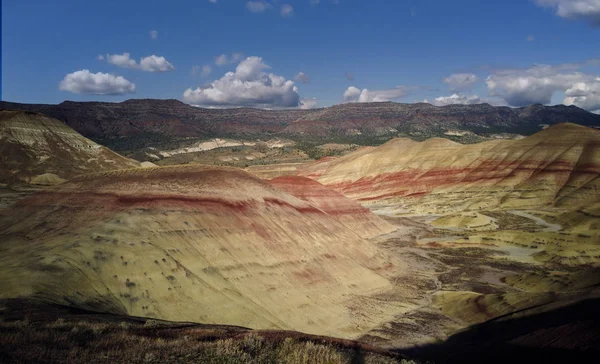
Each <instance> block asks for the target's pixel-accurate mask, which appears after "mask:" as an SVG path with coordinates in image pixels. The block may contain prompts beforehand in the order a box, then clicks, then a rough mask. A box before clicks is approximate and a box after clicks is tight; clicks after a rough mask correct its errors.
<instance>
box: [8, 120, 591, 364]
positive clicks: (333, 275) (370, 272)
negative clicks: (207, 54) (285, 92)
mask: <svg viewBox="0 0 600 364" xmlns="http://www.w3.org/2000/svg"><path fill="white" fill-rule="evenodd" d="M3 113H4V114H3V115H7V116H6V118H5V119H3V120H6V121H5V122H4V124H3V126H4V129H2V130H3V131H4V133H5V134H3V135H9V137H3V138H2V139H1V140H0V142H1V143H2V144H1V145H0V147H2V148H8V146H10V147H11V148H12V147H14V146H15V145H19V146H20V148H25V146H26V147H27V153H28V154H27V155H29V159H23V160H20V162H19V161H18V160H15V159H14V158H13V159H10V161H11V163H13V164H12V165H11V166H12V167H10V168H11V171H13V172H11V173H10V174H9V175H8V176H12V177H10V178H5V185H3V187H2V189H1V190H0V193H1V194H0V203H1V205H0V276H1V277H2V283H1V290H0V298H1V299H3V300H5V301H3V302H4V303H3V305H4V306H3V308H2V310H0V312H3V315H4V317H3V320H4V322H3V323H2V324H1V325H0V329H1V330H2V332H3V339H2V340H0V347H1V348H2V351H3V352H6V353H9V354H3V355H8V356H4V357H3V358H4V359H6V360H9V361H10V360H17V361H18V358H28V360H34V361H37V360H41V361H51V360H49V357H48V355H50V354H48V353H45V354H44V353H42V352H40V351H43V349H41V348H42V347H44V346H45V345H52V346H53V347H56V348H57V349H53V350H55V351H54V354H52V355H57V356H60V357H63V358H64V357H69V356H72V355H83V356H85V357H90V358H91V359H90V361H92V362H93V361H94V360H93V358H92V357H91V356H92V355H94V354H96V353H101V354H99V355H102V359H100V360H98V361H103V360H107V361H109V360H110V359H113V360H126V358H128V359H127V360H131V361H134V362H135V361H140V362H141V361H144V360H143V359H140V357H141V356H144V358H146V356H145V355H146V353H148V355H149V356H148V357H147V359H148V360H146V361H147V362H153V361H156V362H160V361H162V360H184V359H185V360H191V359H192V358H194V359H197V360H201V359H202V358H213V356H214V355H217V354H218V355H221V356H223V355H225V356H228V358H229V359H227V360H230V361H227V360H224V361H221V362H235V361H236V360H242V361H244V360H245V361H251V360H265V361H272V362H277V361H280V360H283V359H282V358H283V356H285V355H288V354H289V353H290V352H297V353H302V354H298V355H303V358H305V359H301V358H300V359H298V358H296V359H294V360H296V361H292V362H310V360H306V358H307V357H312V355H316V356H315V357H318V358H323V359H322V360H321V359H319V360H321V361H317V362H328V361H333V362H354V360H355V357H356V355H360V356H361V358H363V357H364V358H363V360H365V361H364V362H373V363H375V362H377V363H379V362H381V363H383V362H398V361H402V360H404V358H405V357H408V358H414V359H416V360H425V361H426V360H436V361H437V360H440V357H442V356H444V355H449V354H448V353H453V354H452V355H457V356H456V358H461V360H467V361H468V360H469V359H472V358H469V357H468V355H467V356H465V355H466V354H465V350H472V351H473V352H475V351H477V350H480V349H475V348H474V347H473V345H474V346H477V347H478V348H482V347H487V348H488V349H489V352H490V353H492V352H496V351H498V352H502V349H501V348H502V347H503V345H516V346H518V347H520V346H521V345H525V346H527V347H529V348H530V349H531V350H534V349H535V350H538V349H539V350H542V349H543V350H545V351H544V353H545V354H533V352H531V353H529V352H528V354H527V355H542V357H546V356H544V355H546V354H547V353H550V352H553V353H557V354H556V355H559V356H560V357H569V355H575V356H579V355H587V354H590V353H593V352H597V350H598V346H597V343H598V340H599V338H600V335H599V334H598V330H597V329H596V328H597V326H594V325H596V324H597V321H594V320H596V319H595V318H589V320H591V321H590V323H589V324H587V323H586V324H583V323H581V322H587V321H585V320H586V319H587V318H582V319H579V321H577V320H575V319H573V321H572V322H571V321H569V322H563V321H561V320H560V319H559V317H560V315H559V314H557V313H556V312H563V315H566V313H564V312H567V313H569V315H575V316H576V315H577V312H579V311H578V309H575V308H574V307H584V308H585V310H587V311H585V312H589V311H590V309H589V307H590V302H597V300H598V299H600V288H599V287H600V193H599V192H598V189H599V188H600V185H599V183H600V182H599V178H598V177H599V175H600V131H597V130H595V129H592V128H587V127H583V126H580V125H575V124H558V125H554V126H551V127H549V128H547V129H544V130H542V131H540V132H538V133H536V134H534V135H532V136H529V137H525V138H519V139H514V140H490V141H485V142H482V143H477V144H460V143H457V142H454V141H450V140H447V139H440V138H434V139H428V140H426V141H422V142H417V141H413V140H409V139H404V138H397V139H393V140H391V141H389V142H387V143H385V144H383V145H381V146H378V147H359V146H356V145H340V144H329V145H327V146H326V147H325V148H327V149H328V150H335V151H336V153H334V154H337V155H328V156H327V157H325V158H321V159H319V160H317V161H314V160H312V159H311V158H309V157H307V155H306V154H304V155H302V154H301V151H300V150H299V149H294V146H295V143H296V142H293V141H287V140H284V139H279V140H275V139H273V140H272V141H271V144H269V143H266V142H265V143H262V144H259V145H256V144H244V143H237V142H236V141H235V140H233V139H230V140H225V139H215V140H213V141H212V142H203V143H202V144H197V145H196V146H195V147H192V148H195V149H185V148H184V149H181V150H179V151H178V152H173V151H172V152H171V154H169V155H167V156H165V155H162V156H161V157H159V158H157V159H156V160H155V162H156V164H158V165H159V166H156V165H153V164H152V163H145V164H144V166H145V167H146V168H141V164H140V163H139V162H136V161H133V160H131V159H128V158H125V157H122V156H120V155H118V154H116V153H114V152H112V151H110V150H108V149H106V148H104V147H100V146H96V144H93V142H91V141H88V140H87V139H85V138H83V137H81V136H79V135H78V134H76V133H75V132H73V131H72V130H70V129H69V128H68V127H67V126H66V125H65V124H61V122H60V121H58V120H54V119H50V118H47V117H43V116H40V115H39V114H28V113H24V112H8V111H3ZM15 115H16V116H15ZM15 118H16V119H15ZM14 120H17V121H18V122H19V123H20V124H15V121H14ZM11 123H12V124H11ZM15 125H16V126H15ZM19 125H25V127H23V126H19ZM40 126H44V127H45V129H41V128H40ZM19 128H20V129H19ZM40 129H41V131H38V130H40ZM15 130H23V132H22V134H18V133H17V132H16V131H15ZM59 131H60V133H59ZM31 135H35V136H38V137H36V138H37V139H36V141H35V142H31V140H32V139H33V137H32V136H31ZM57 135H58V136H61V139H49V138H50V137H53V138H58V136H57ZM66 136H68V137H66ZM48 140H52V141H54V140H57V141H56V143H54V142H53V143H50V142H48ZM83 142H86V143H89V145H90V146H89V147H86V148H82V147H81V146H80V143H83ZM18 143H20V144H18ZM236 143H237V144H236ZM47 145H49V146H47ZM75 147H79V149H73V148H75ZM52 148H58V149H57V150H60V151H68V150H78V151H80V150H84V151H86V153H89V152H87V150H88V149H90V150H97V149H98V150H101V154H98V152H94V153H96V154H95V155H100V157H94V158H96V159H93V158H91V157H88V156H87V155H86V156H85V157H84V156H81V155H80V154H75V153H66V152H65V153H63V154H61V153H57V152H48V150H50V151H52V150H55V149H52ZM234 148H236V150H235V151H234V150H233V149H234ZM285 148H289V149H287V153H288V154H286V156H285V157H284V159H283V160H282V159H279V158H278V157H276V156H274V153H275V151H278V150H279V149H281V150H285ZM3 150H5V149H3ZM6 150H8V149H6ZM174 151H175V150H174ZM81 153H83V152H81ZM232 153H233V154H235V155H239V158H238V159H237V160H236V159H235V158H232V159H230V160H223V162H229V163H233V162H234V161H241V162H239V163H237V164H236V163H233V164H230V165H233V166H228V167H227V166H221V165H216V164H220V163H214V160H215V159H214V157H217V158H220V157H223V156H230V155H231V154H232ZM253 153H254V154H253ZM259 153H260V158H266V160H265V163H261V164H260V165H246V164H247V163H246V162H247V161H252V159H249V158H248V156H255V157H257V156H258V155H259ZM277 153H279V152H277ZM326 154H329V153H326ZM107 155H109V156H110V158H111V160H112V161H113V162H110V161H109V162H106V159H103V158H108V157H105V156H107ZM4 156H5V155H4V154H3V160H9V158H4ZM63 156H64V157H63ZM181 156H193V157H192V158H191V159H190V158H187V157H186V158H184V159H181V160H180V159H177V158H181ZM288 156H295V157H294V158H295V159H294V158H291V157H290V159H289V160H288V159H285V158H288ZM269 158H270V159H269ZM92 160H93V161H94V163H96V164H93V165H90V163H91V161H92ZM36 161H42V162H43V163H41V162H36ZM115 161H118V163H121V164H118V165H117V164H115V163H117V162H115ZM211 161H212V162H213V163H210V162H211ZM178 162H179V163H178ZM280 162H284V163H280ZM5 163H8V162H5ZM242 163H243V165H242ZM239 167H242V168H245V169H246V170H244V169H241V168H239ZM48 173H52V174H53V175H55V176H57V178H59V177H60V180H56V179H54V180H53V181H50V182H48V183H37V184H34V183H35V181H34V180H33V178H34V177H36V176H44V175H47V174H48ZM5 176H6V174H5ZM58 176H59V177H58ZM15 300H24V301H15ZM15 302H26V305H25V308H22V307H20V306H21V305H22V304H16V303H15ZM586 302H587V303H586ZM74 309H76V311H73V310H74ZM46 311H47V312H51V313H52V314H47V315H46V314H44V312H46ZM582 312H584V311H582ZM11 315H12V316H11ZM77 315H79V316H77ZM81 315H83V316H81ZM540 315H541V316H540ZM538 317H548V319H547V320H546V321H544V320H541V319H538ZM586 317H588V316H586ZM589 317H591V316H589ZM594 317H595V316H594ZM581 320H583V321H581ZM148 322H150V323H148ZM173 322H179V324H175V323H173ZM181 322H187V323H194V324H189V325H188V324H185V325H184V326H181V325H183V324H181ZM516 322H521V323H524V322H526V327H529V328H530V329H529V330H530V331H527V332H522V331H519V330H517V329H515V327H518V326H519V325H520V324H517V323H516ZM577 322H579V324H578V323H577ZM199 324H203V325H204V326H199ZM152 325H154V326H152ZM206 325H209V326H206ZM210 325H217V326H210ZM224 325H230V326H227V327H225V326H224ZM498 325H505V329H503V330H505V332H506V335H505V336H502V335H499V334H497V333H496V332H495V331H493V330H492V329H490V328H492V327H498ZM149 326H150V327H149ZM236 327H238V328H236ZM239 327H243V328H239ZM245 328H249V329H257V330H259V331H258V332H257V333H253V332H251V331H248V330H249V329H245ZM33 330H35V331H36V332H39V334H36V335H37V336H35V335H34V334H33V333H32V331H33ZM263 330H266V331H263ZM465 330H466V331H465ZM473 330H479V332H483V333H487V334H486V335H488V336H485V335H484V336H482V337H487V339H486V341H485V342H483V343H480V344H476V342H477V340H478V336H477V335H475V334H473V335H471V334H468V333H469V332H475V331H473ZM486 330H487V331H486ZM80 332H87V333H88V334H89V335H88V334H86V335H85V342H86V343H87V344H86V346H85V348H86V349H78V350H82V351H80V352H77V353H74V352H73V351H72V350H73V349H72V348H70V347H69V348H68V347H66V346H64V345H66V344H65V342H69V341H70V340H71V341H72V340H75V341H77V340H83V339H82V338H81V337H82V335H83V334H80ZM297 332H302V333H303V334H299V333H297ZM534 333H536V334H534ZM565 333H569V335H575V336H577V337H580V338H581V340H579V341H576V342H574V341H569V340H564V339H560V337H562V336H564V335H566V334H565ZM5 334H6V335H8V336H6V335H5ZM530 334H531V335H534V336H531V335H530ZM310 335H318V336H319V337H317V336H310ZM536 335H537V336H536ZM578 335H579V336H578ZM323 336H327V337H335V338H340V339H343V340H341V341H335V340H337V339H326V341H322V340H325V339H324V338H323ZM6 337H9V338H10V339H4V338H6ZM34 337H35V339H34ZM185 337H187V338H188V339H185ZM209 337H210V339H208V338H209ZM25 338H30V339H25ZM190 338H191V339H190ZM288 338H290V339H288ZM24 340H25V341H27V340H30V341H29V342H31V345H32V346H31V350H28V349H23V348H21V349H20V348H19V347H18V345H16V344H15V343H16V342H21V341H24ZM31 340H37V341H35V343H34V342H33V341H31ZM103 340H104V341H103ZM127 340H129V342H130V343H131V345H142V344H140V343H141V342H142V341H143V342H144V344H143V345H148V346H147V348H148V349H147V350H144V352H143V353H142V352H128V351H122V349H120V347H119V346H114V345H115V344H114V342H121V341H123V342H126V341H127ZM140 340H141V341H140ZM182 340H192V341H193V342H194V346H193V348H194V349H193V350H192V349H190V348H189V347H186V348H182V347H183V346H185V345H184V342H183V341H182ZM331 340H333V341H331ZM344 340H355V341H344ZM250 341H251V342H250ZM104 342H107V343H111V344H106V343H104ZM61 343H62V344H61ZM450 343H454V344H452V345H454V346H448V345H450ZM56 345H58V346H56ZM60 345H63V346H60ZM90 345H92V346H90ZM103 345H104V346H103ZM61 347H64V349H59V348H61ZM90 347H92V348H94V349H89V348H90ZM161 347H162V349H159V348H161ZM257 347H260V348H265V349H264V350H265V354H264V355H267V354H266V353H268V357H264V358H263V359H257V358H262V357H261V355H263V354H260V353H257V352H256V350H258V349H256V348H257ZM459 348H462V349H459ZM465 348H470V349H465ZM19 350H21V351H19ZM23 350H24V351H23ZM61 350H62V351H61ZM89 350H91V351H89ZM261 350H262V349H261ZM461 350H462V351H461ZM317 352H318V354H313V353H317ZM459 352H462V354H461V353H459ZM119 355H122V356H119ZM218 355H217V356H218ZM289 355H291V354H289ZM479 355H482V354H479ZM80 357H81V356H80ZM182 358H184V359H182ZM365 358H366V359H365ZM206 360H208V359H206ZM210 360H213V359H210ZM215 360H216V359H215ZM219 360H220V359H219ZM215 362H219V361H215Z"/></svg>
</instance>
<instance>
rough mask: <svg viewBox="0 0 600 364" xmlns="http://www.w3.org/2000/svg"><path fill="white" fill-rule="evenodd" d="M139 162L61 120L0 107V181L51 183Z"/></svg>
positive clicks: (130, 166) (135, 165)
mask: <svg viewBox="0 0 600 364" xmlns="http://www.w3.org/2000/svg"><path fill="white" fill-rule="evenodd" d="M139 166H140V164H139V163H138V162H136V161H133V160H130V159H128V158H125V157H122V156H120V155H118V154H117V153H115V152H113V151H111V150H110V149H108V148H105V147H103V146H101V145H99V144H96V143H94V142H93V141H91V140H89V139H87V138H85V137H83V136H82V135H81V134H79V133H77V132H76V131H74V130H73V129H71V128H69V127H68V126H67V125H66V124H65V123H63V122H62V121H59V120H56V119H52V118H49V117H47V116H44V115H42V114H38V113H34V112H28V111H8V110H0V170H2V173H1V174H0V183H18V182H26V183H34V184H55V183H60V182H62V181H64V180H65V179H69V178H71V177H73V176H75V175H77V174H82V173H90V172H97V171H102V170H114V169H123V168H134V167H139Z"/></svg>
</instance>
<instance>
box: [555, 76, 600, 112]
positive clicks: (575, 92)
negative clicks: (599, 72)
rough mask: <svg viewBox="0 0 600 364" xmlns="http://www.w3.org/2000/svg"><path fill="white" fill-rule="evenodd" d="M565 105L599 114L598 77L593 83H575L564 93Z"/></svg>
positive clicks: (599, 93)
mask: <svg viewBox="0 0 600 364" xmlns="http://www.w3.org/2000/svg"><path fill="white" fill-rule="evenodd" d="M563 104H565V105H575V106H579V107H581V108H583V109H586V110H589V111H592V112H594V113H597V114H598V113H600V77H596V79H595V80H594V82H587V83H586V82H577V83H575V84H573V85H572V86H571V87H570V88H568V89H567V90H566V91H565V99H564V100H563Z"/></svg>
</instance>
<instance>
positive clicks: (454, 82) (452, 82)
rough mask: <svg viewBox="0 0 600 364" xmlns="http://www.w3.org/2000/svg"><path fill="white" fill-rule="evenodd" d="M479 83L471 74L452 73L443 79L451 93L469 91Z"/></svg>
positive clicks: (475, 76)
mask: <svg viewBox="0 0 600 364" xmlns="http://www.w3.org/2000/svg"><path fill="white" fill-rule="evenodd" d="M477 81H479V79H478V78H477V75H475V74H473V73H454V74H451V75H450V76H448V77H446V78H445V79H444V83H446V84H448V86H450V89H451V90H452V91H465V90H470V89H472V88H473V86H475V84H476V83H477Z"/></svg>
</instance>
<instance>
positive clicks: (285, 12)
mask: <svg viewBox="0 0 600 364" xmlns="http://www.w3.org/2000/svg"><path fill="white" fill-rule="evenodd" d="M292 15H294V8H293V7H292V6H291V5H290V4H284V5H282V6H281V16H282V17H284V18H285V17H288V16H292Z"/></svg>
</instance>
